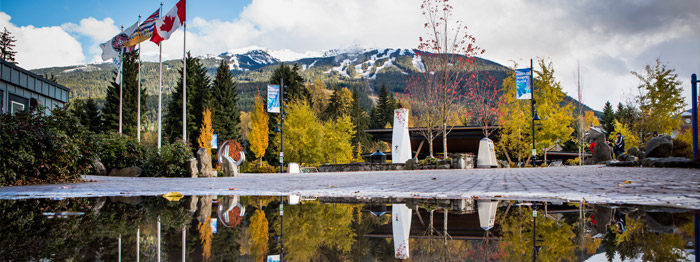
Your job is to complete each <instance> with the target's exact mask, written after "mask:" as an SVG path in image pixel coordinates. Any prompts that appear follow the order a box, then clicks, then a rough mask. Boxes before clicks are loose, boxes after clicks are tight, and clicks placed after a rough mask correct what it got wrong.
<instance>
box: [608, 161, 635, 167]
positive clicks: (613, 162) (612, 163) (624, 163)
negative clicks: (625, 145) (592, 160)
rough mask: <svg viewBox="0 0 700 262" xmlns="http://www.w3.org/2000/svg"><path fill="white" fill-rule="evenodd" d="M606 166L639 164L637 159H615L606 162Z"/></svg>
mask: <svg viewBox="0 0 700 262" xmlns="http://www.w3.org/2000/svg"><path fill="white" fill-rule="evenodd" d="M605 165H606V166H637V161H614V160H610V161H607V162H605Z"/></svg>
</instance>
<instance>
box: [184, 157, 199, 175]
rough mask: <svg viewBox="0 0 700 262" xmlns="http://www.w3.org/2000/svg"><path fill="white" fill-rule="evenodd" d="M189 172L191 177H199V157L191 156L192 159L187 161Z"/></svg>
mask: <svg viewBox="0 0 700 262" xmlns="http://www.w3.org/2000/svg"><path fill="white" fill-rule="evenodd" d="M187 173H189V174H190V177H197V176H198V175H199V168H198V167H197V159H196V158H194V157H193V158H190V161H188V163H187Z"/></svg>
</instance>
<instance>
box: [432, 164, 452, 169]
mask: <svg viewBox="0 0 700 262" xmlns="http://www.w3.org/2000/svg"><path fill="white" fill-rule="evenodd" d="M435 168H436V169H450V164H442V165H436V166H435Z"/></svg>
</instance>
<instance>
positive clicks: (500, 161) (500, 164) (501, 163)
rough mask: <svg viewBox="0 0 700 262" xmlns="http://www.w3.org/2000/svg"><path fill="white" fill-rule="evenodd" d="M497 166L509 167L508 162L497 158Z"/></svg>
mask: <svg viewBox="0 0 700 262" xmlns="http://www.w3.org/2000/svg"><path fill="white" fill-rule="evenodd" d="M497 162H498V168H509V167H510V164H509V163H508V161H505V160H498V161H497Z"/></svg>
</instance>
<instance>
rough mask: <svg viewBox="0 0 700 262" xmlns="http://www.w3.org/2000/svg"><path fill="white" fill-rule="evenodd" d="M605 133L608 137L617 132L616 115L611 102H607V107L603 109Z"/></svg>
mask: <svg viewBox="0 0 700 262" xmlns="http://www.w3.org/2000/svg"><path fill="white" fill-rule="evenodd" d="M621 105H622V104H620V106H621ZM603 131H605V133H607V134H608V135H609V134H612V133H613V132H615V113H614V112H613V108H612V105H611V104H610V101H608V102H605V107H603Z"/></svg>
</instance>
